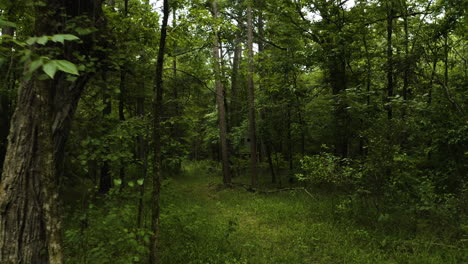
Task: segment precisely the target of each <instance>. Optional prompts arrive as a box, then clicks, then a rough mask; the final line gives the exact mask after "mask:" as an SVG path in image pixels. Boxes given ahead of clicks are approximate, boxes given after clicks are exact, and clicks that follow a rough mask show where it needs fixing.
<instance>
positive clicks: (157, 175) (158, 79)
mask: <svg viewBox="0 0 468 264" xmlns="http://www.w3.org/2000/svg"><path fill="white" fill-rule="evenodd" d="M163 3H164V4H163V21H162V25H161V38H160V40H159V50H158V59H157V62H156V75H155V87H154V95H153V119H154V120H153V144H154V145H153V150H154V161H153V192H152V196H151V204H152V205H153V208H152V209H153V210H152V217H151V230H152V232H153V235H152V236H151V242H150V258H149V261H150V263H153V264H157V263H160V259H159V211H160V207H159V206H160V205H159V195H160V189H161V163H162V160H161V145H162V144H161V134H162V128H161V114H162V111H163V105H162V103H163V79H162V74H163V67H164V52H165V48H166V36H167V20H168V18H169V0H164V2H163Z"/></svg>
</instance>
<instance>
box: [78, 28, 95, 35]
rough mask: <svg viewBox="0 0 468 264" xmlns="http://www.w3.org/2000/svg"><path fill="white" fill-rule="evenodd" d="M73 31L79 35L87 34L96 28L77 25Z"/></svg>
mask: <svg viewBox="0 0 468 264" xmlns="http://www.w3.org/2000/svg"><path fill="white" fill-rule="evenodd" d="M75 31H76V32H77V33H78V34H80V35H88V34H91V33H93V32H96V31H97V29H96V28H92V27H91V28H81V27H77V28H75Z"/></svg>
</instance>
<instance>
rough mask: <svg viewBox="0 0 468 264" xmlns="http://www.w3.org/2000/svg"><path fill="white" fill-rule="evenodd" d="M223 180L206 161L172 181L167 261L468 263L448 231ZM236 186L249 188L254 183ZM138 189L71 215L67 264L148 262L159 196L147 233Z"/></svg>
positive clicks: (322, 198)
mask: <svg viewBox="0 0 468 264" xmlns="http://www.w3.org/2000/svg"><path fill="white" fill-rule="evenodd" d="M246 174H247V173H246ZM261 179H263V182H261V185H260V186H261V188H262V189H269V190H272V189H274V186H273V185H271V184H269V183H267V182H268V176H266V175H264V176H262V177H261ZM220 182H221V178H220V172H219V169H213V168H210V166H207V165H206V163H205V164H203V163H198V164H197V163H195V164H189V165H188V166H184V170H183V172H182V173H181V174H179V175H177V176H174V177H171V178H170V179H167V180H165V181H164V182H163V186H162V188H161V190H162V193H161V218H160V221H161V224H160V230H161V233H160V236H161V237H160V241H161V263H164V264H171V263H176V264H179V263H180V264H189V263H200V264H201V263H210V264H241V263H252V264H262V263H265V264H275V263H278V264H296V263H297V264H300V263H304V264H305V263H307V264H312V263H320V264H328V263H330V264H332V263H333V264H334V263H343V264H344V263H356V264H365V263H372V264H375V263H398V264H402V263H409V264H413V263H428V264H430V263H434V264H435V263H443V264H450V263H468V257H467V256H468V251H467V249H466V247H465V248H464V247H463V246H462V245H463V244H464V242H463V241H460V240H454V239H453V238H448V237H447V236H444V235H443V234H441V230H443V227H442V226H441V227H440V228H436V229H431V228H427V227H426V228H425V229H423V228H422V227H421V226H424V225H423V224H424V222H422V223H420V224H419V226H420V228H421V231H418V230H416V231H414V230H413V231H411V228H408V225H405V224H401V223H400V224H396V223H397V222H395V223H393V224H392V222H388V219H387V222H385V221H383V220H382V219H380V221H378V220H377V219H376V220H375V221H374V222H372V221H371V222H370V223H369V221H367V222H362V221H361V222H360V221H357V218H356V217H355V215H354V216H353V215H352V214H351V213H350V212H349V211H348V210H347V209H346V208H348V207H347V206H346V203H345V201H346V199H342V198H340V196H339V195H338V194H333V193H328V192H324V191H322V192H320V191H319V190H316V191H311V195H309V194H307V193H306V192H305V191H303V190H290V191H281V192H273V193H259V192H251V191H248V190H247V189H246V188H244V187H233V188H224V187H223V186H222V185H221V184H220ZM234 182H237V183H245V184H247V183H248V182H249V181H248V178H247V176H245V178H235V179H234ZM130 185H131V186H130ZM137 188H138V184H130V183H129V186H127V187H126V188H125V191H123V192H122V191H119V190H114V191H112V192H111V193H109V194H108V195H107V196H105V197H100V198H99V197H95V198H93V199H91V200H89V199H88V200H79V202H78V203H77V204H76V205H75V206H74V207H73V208H69V209H68V213H67V217H66V219H65V253H66V257H67V263H79V264H85V263H90V264H91V263H92V264H94V263H96V264H105V263H112V264H129V263H146V262H145V260H146V259H147V254H148V252H147V247H146V244H147V243H148V242H149V236H150V233H149V232H148V231H147V230H148V228H149V226H150V225H149V223H150V221H149V220H150V212H151V211H150V210H148V208H149V206H150V204H149V194H150V193H149V192H147V193H146V195H145V197H146V198H145V200H146V201H148V202H147V203H145V208H146V209H145V211H144V212H145V213H144V214H143V217H144V219H145V221H144V222H145V225H144V227H143V228H138V227H137V224H136V219H137V212H138V189H137ZM366 210H367V209H366ZM367 219H368V218H367ZM384 220H385V219H384ZM439 229H440V230H439ZM457 241H458V242H457Z"/></svg>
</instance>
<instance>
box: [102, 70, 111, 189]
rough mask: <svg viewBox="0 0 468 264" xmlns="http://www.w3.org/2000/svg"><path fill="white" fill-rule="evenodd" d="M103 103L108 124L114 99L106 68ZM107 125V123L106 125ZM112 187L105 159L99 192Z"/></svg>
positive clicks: (108, 167) (103, 78)
mask: <svg viewBox="0 0 468 264" xmlns="http://www.w3.org/2000/svg"><path fill="white" fill-rule="evenodd" d="M102 92H103V96H102V103H103V104H104V105H105V107H104V109H103V110H102V117H103V119H104V122H103V124H107V120H106V119H107V118H108V117H109V115H110V114H111V112H112V101H111V97H110V95H109V94H108V89H107V73H106V70H105V69H104V71H103V72H102ZM105 127H107V125H105ZM111 187H112V179H111V173H110V166H109V161H107V160H104V161H103V164H102V166H101V176H100V178H99V193H101V194H106V193H108V192H109V190H110V188H111Z"/></svg>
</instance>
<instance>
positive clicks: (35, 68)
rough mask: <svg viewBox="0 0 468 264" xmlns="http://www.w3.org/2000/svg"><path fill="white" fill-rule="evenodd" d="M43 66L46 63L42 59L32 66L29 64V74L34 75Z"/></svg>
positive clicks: (34, 62)
mask: <svg viewBox="0 0 468 264" xmlns="http://www.w3.org/2000/svg"><path fill="white" fill-rule="evenodd" d="M43 64H44V62H43V61H42V58H39V59H37V60H35V61H33V62H31V64H29V72H31V73H33V72H34V71H36V70H37V69H38V68H39V67H41V66H42V65H43Z"/></svg>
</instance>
